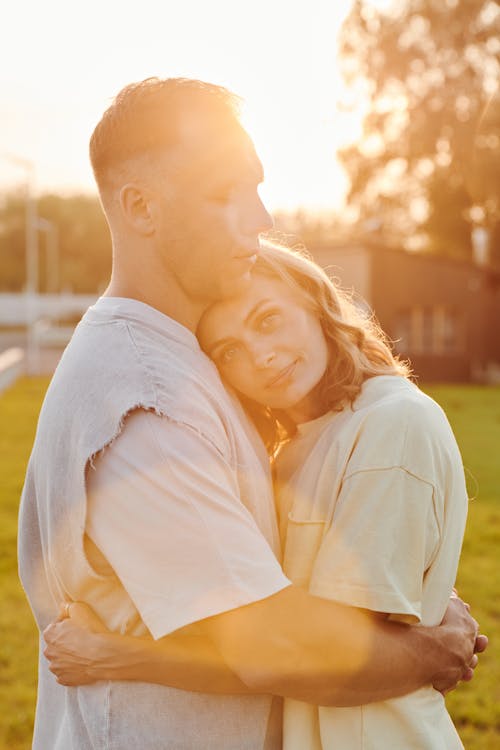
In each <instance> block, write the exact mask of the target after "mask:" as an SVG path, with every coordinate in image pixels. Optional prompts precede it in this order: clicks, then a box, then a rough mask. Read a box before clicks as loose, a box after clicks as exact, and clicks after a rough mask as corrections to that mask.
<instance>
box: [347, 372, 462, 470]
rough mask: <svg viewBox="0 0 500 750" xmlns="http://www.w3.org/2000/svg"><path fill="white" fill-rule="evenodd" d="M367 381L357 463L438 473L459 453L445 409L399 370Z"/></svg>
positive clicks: (358, 405) (359, 404) (360, 403)
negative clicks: (395, 374)
mask: <svg viewBox="0 0 500 750" xmlns="http://www.w3.org/2000/svg"><path fill="white" fill-rule="evenodd" d="M372 381H373V382H370V381H367V383H366V384H365V386H364V388H363V391H362V393H361V395H360V397H359V398H358V399H357V401H356V402H355V404H354V413H353V417H354V418H355V419H356V422H357V429H356V446H355V450H354V453H353V456H352V459H353V460H352V461H351V465H352V467H355V466H358V465H359V466H361V465H362V464H363V465H364V466H371V467H372V468H388V467H391V466H394V467H400V468H404V469H406V470H408V471H410V472H412V473H415V474H416V475H417V476H422V478H425V479H432V477H433V476H434V475H435V473H436V471H437V469H438V466H441V465H442V463H443V461H449V460H452V461H456V460H460V459H459V453H458V448H457V445H456V441H455V438H454V435H453V432H452V430H451V427H450V425H449V422H448V419H447V418H446V415H445V413H444V411H443V409H442V408H441V407H440V406H439V404H437V403H436V402H435V401H434V400H433V399H432V398H430V397H429V396H427V395H426V394H425V393H423V392H422V391H421V390H420V389H419V388H417V386H415V385H414V384H413V383H411V382H409V381H407V380H406V379H404V378H401V377H397V376H392V377H391V376H388V377H383V378H373V379H372Z"/></svg>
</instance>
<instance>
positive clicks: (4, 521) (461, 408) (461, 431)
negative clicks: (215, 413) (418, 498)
mask: <svg viewBox="0 0 500 750" xmlns="http://www.w3.org/2000/svg"><path fill="white" fill-rule="evenodd" d="M47 384H48V380H47V379H45V378H30V379H28V378H25V379H22V380H20V381H19V382H18V383H16V385H15V386H13V387H12V388H10V389H9V390H8V391H6V392H5V393H3V394H0V477H1V484H0V535H1V536H0V596H1V602H2V607H1V608H0V632H1V633H2V638H1V639H0V750H27V749H28V748H29V747H31V734H32V728H33V712H34V705H35V695H36V658H37V636H36V630H35V627H34V624H33V620H32V617H31V613H30V610H29V607H28V605H27V603H26V601H25V599H24V595H23V593H22V590H21V588H20V585H19V583H18V580H17V564H16V525H17V510H18V502H19V496H20V493H21V488H22V484H23V476H24V470H25V466H26V462H27V460H28V456H29V453H30V449H31V444H32V442H33V437H34V433H35V427H36V419H37V415H38V410H39V408H40V404H41V401H42V398H43V394H44V392H45V389H46V387H47ZM426 390H427V391H428V392H429V393H430V395H432V396H433V397H434V398H435V399H436V400H437V401H439V403H440V404H441V405H442V406H443V407H444V409H445V411H446V412H447V414H448V416H449V419H450V421H451V423H452V426H453V428H454V430H455V434H456V435H457V438H458V442H459V444H460V447H461V449H462V454H463V457H464V463H465V466H466V468H467V473H468V478H469V479H468V481H469V494H470V495H471V496H474V500H473V501H472V502H471V504H470V513H469V522H468V529H467V534H466V539H465V544H464V550H463V555H462V562H461V565H460V570H459V576H458V584H457V585H458V588H459V591H460V593H461V595H462V596H463V598H465V599H466V600H467V601H469V602H470V604H471V605H472V608H473V612H474V615H475V617H476V618H477V619H478V620H479V621H480V623H481V628H482V630H483V632H486V633H487V634H488V635H489V636H490V648H489V650H488V652H487V654H485V655H484V657H482V660H481V661H482V663H481V667H480V669H479V670H478V671H477V674H476V676H475V678H474V680H473V682H472V683H471V684H469V685H462V686H460V688H459V689H458V690H456V691H455V692H454V693H453V694H451V695H450V696H448V699H447V700H448V705H449V708H450V711H451V713H452V715H453V718H454V720H455V722H456V724H457V726H458V728H459V732H460V735H461V737H462V740H463V742H464V745H465V747H466V748H467V750H494V748H495V749H496V748H498V747H500V658H499V657H500V597H499V596H498V590H499V588H500V569H499V566H498V557H499V556H498V550H499V549H500V460H499V452H500V388H483V387H476V386H433V387H432V388H431V387H429V388H426ZM47 750H49V748H47Z"/></svg>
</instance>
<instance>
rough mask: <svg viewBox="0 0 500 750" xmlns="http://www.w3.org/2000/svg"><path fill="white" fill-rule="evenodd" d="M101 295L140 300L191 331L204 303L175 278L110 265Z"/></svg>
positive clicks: (202, 309) (198, 318)
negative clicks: (186, 290) (126, 270)
mask: <svg viewBox="0 0 500 750" xmlns="http://www.w3.org/2000/svg"><path fill="white" fill-rule="evenodd" d="M103 296H104V297H126V298H129V299H136V300H138V301H139V302H144V303H145V304H147V305H150V306H151V307H154V308H156V309H157V310H159V311H160V312H161V313H163V314H164V315H168V316H169V318H172V319H173V320H175V321H177V323H180V324H181V325H183V326H185V327H186V328H188V329H189V330H190V331H192V332H193V333H195V332H196V328H197V327H198V323H199V321H200V318H201V316H202V314H203V312H204V309H205V305H203V304H201V303H199V302H194V301H193V300H191V299H189V297H188V296H187V294H186V292H185V291H184V290H183V289H182V287H181V286H180V285H179V283H178V282H177V280H176V279H175V278H164V274H162V276H161V277H159V278H154V275H153V274H151V272H149V273H144V272H143V271H141V270H138V271H137V273H136V274H134V275H132V274H130V273H126V274H124V273H120V270H119V269H116V268H115V269H113V273H112V276H111V281H110V283H109V286H108V287H107V289H106V291H105V292H104V294H103Z"/></svg>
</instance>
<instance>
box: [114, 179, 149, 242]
mask: <svg viewBox="0 0 500 750" xmlns="http://www.w3.org/2000/svg"><path fill="white" fill-rule="evenodd" d="M120 209H121V212H122V216H123V218H124V220H125V222H126V223H127V225H128V226H129V228H130V229H131V230H132V231H134V232H136V233H137V234H140V235H142V236H144V237H147V236H150V235H152V234H153V233H154V231H155V225H154V211H153V206H152V200H151V196H150V195H149V193H148V192H147V191H146V190H145V189H144V188H142V187H140V186H139V185H136V184H134V183H128V184H126V185H124V186H123V187H122V189H121V190H120Z"/></svg>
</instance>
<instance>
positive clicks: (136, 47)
mask: <svg viewBox="0 0 500 750" xmlns="http://www.w3.org/2000/svg"><path fill="white" fill-rule="evenodd" d="M25 6H26V3H18V4H11V5H10V6H9V11H8V16H9V23H8V24H5V25H4V26H3V31H2V32H0V36H1V37H3V38H0V50H1V51H0V56H1V57H0V63H2V71H3V80H2V82H1V83H0V86H1V89H2V97H1V101H2V105H1V111H0V115H1V116H0V187H5V186H6V185H7V184H9V185H15V184H22V183H23V181H24V180H25V175H24V173H23V170H22V169H21V170H20V169H19V166H18V165H16V164H14V163H13V162H12V160H9V159H8V158H5V157H6V154H15V155H17V156H20V157H22V158H24V159H27V160H30V161H32V162H33V163H34V164H35V168H36V184H37V187H38V189H39V190H41V191H43V190H53V191H58V192H67V191H71V190H84V191H91V190H94V184H93V178H92V175H91V170H90V167H89V164H88V158H87V143H88V138H89V135H90V133H91V131H92V129H93V126H94V124H95V122H96V121H97V120H98V118H99V116H100V114H101V112H102V111H103V110H104V109H105V107H106V106H107V105H108V103H109V101H110V99H111V98H112V96H113V95H114V94H115V93H116V92H117V91H118V90H119V89H120V88H121V87H122V86H123V85H125V84H126V83H128V82H130V81H132V80H140V79H141V78H144V77H147V76H148V75H160V76H169V75H185V76H190V77H198V78H203V79H205V80H210V81H213V82H215V83H219V84H223V85H226V86H228V87H229V88H231V89H232V90H234V91H235V92H237V93H238V94H240V95H241V96H242V97H243V98H244V99H245V101H246V123H247V126H248V129H249V132H250V133H251V135H252V136H253V137H254V139H255V141H256V144H257V148H258V150H259V153H260V155H261V157H262V160H263V162H264V165H265V169H266V184H265V186H264V192H263V195H264V197H265V198H266V199H267V201H268V203H269V205H270V207H271V208H272V209H273V208H287V209H293V208H297V207H299V206H301V207H305V208H308V209H311V210H314V209H318V210H319V209H326V208H331V207H337V206H338V205H339V204H340V203H341V201H342V196H343V194H344V192H345V189H346V178H345V176H344V175H343V173H342V170H341V168H340V167H339V165H338V162H337V161H336V159H335V152H336V149H337V148H338V146H339V145H341V144H342V143H345V142H346V141H347V140H352V137H353V133H355V130H356V128H355V126H354V124H353V123H354V121H355V118H356V115H352V114H351V115H348V114H346V113H345V112H338V111H337V109H336V102H337V99H338V97H339V95H340V92H341V86H342V83H341V79H340V76H339V72H338V67H337V61H336V38H337V34H338V31H339V28H340V25H341V23H342V20H343V18H344V17H345V16H346V14H347V12H348V10H349V8H350V6H351V2H350V0H342V1H341V2H336V3H331V2H327V1H326V0H311V2H310V3H309V4H308V6H307V8H306V7H305V6H303V5H302V4H297V5H291V4H290V3H288V2H287V1H286V0H276V1H275V2H273V3H267V2H264V0H256V1H255V2H254V3H252V5H251V6H248V7H246V8H245V9H244V10H242V7H241V5H240V4H237V3H233V2H230V0H214V2H213V3H210V4H204V3H200V2H195V1H194V0H186V2H184V3H182V4H178V5H177V4H176V5H175V7H174V6H172V4H171V3H164V2H160V0H144V2H143V3H142V4H141V8H140V13H139V14H137V13H136V11H135V9H134V10H133V9H132V8H131V7H129V6H128V5H127V4H126V3H125V4H119V3H118V2H114V1H112V2H109V3H105V4H102V3H98V2H97V0H88V2H86V3H85V4H83V3H82V4H79V5H76V6H73V8H72V13H71V14H70V13H69V11H68V6H67V4H66V3H64V2H63V0H47V2H45V3H43V4H35V3H34V2H31V3H30V2H28V6H30V8H29V9H30V24H29V26H27V25H26V22H25V20H26V11H27V9H26V7H25ZM235 6H238V7H235ZM70 16H71V17H70ZM55 19H57V24H56V23H55ZM21 39H23V45H22V47H21V46H20V40H21ZM26 49H29V50H30V52H29V54H28V55H26V54H25V52H24V50H26ZM35 71H36V75H35Z"/></svg>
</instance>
